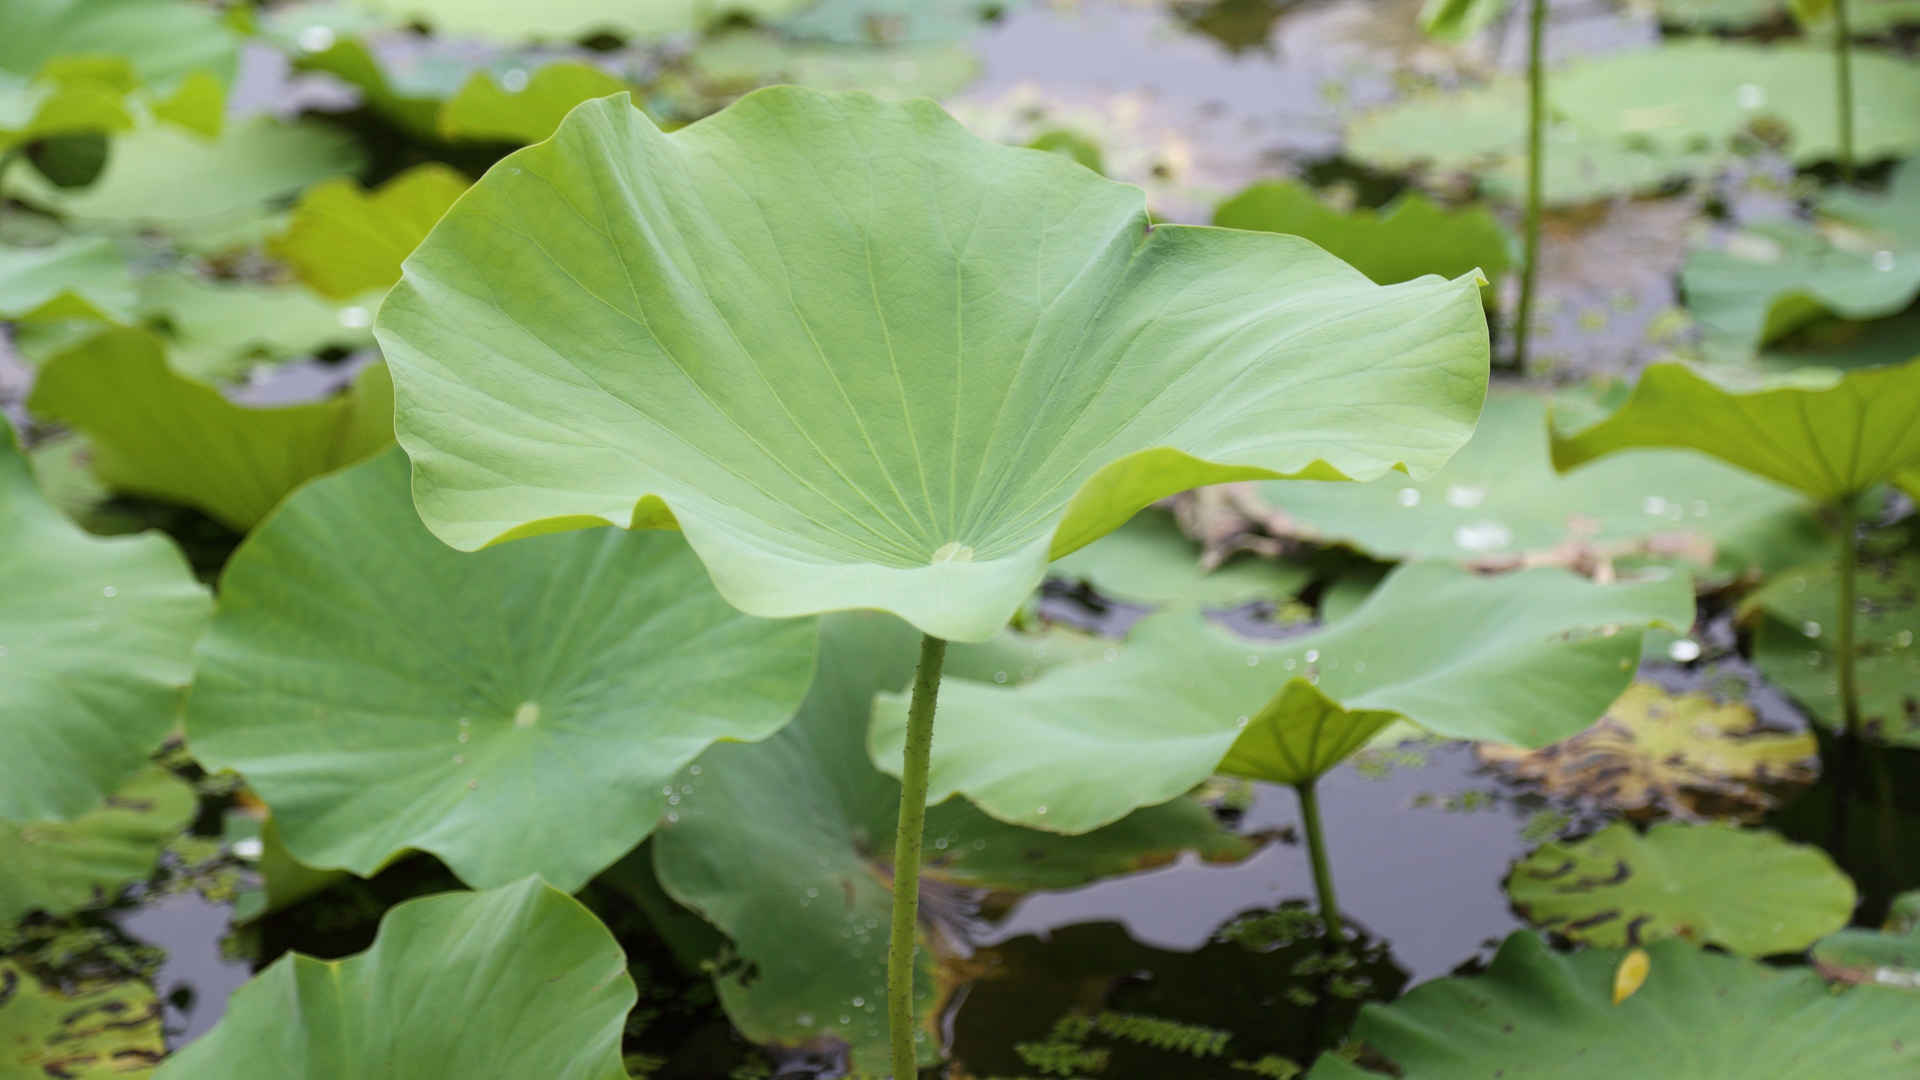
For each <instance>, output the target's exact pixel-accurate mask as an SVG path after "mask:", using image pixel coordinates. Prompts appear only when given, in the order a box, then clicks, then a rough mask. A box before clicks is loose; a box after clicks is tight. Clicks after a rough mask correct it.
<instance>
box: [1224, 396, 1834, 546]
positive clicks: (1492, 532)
mask: <svg viewBox="0 0 1920 1080" xmlns="http://www.w3.org/2000/svg"><path fill="white" fill-rule="evenodd" d="M1578 403H1579V402H1578V399H1568V398H1562V399H1561V404H1562V405H1565V404H1578ZM1547 406H1548V402H1547V398H1545V397H1544V396H1542V395H1539V394H1535V393H1531V392H1527V391H1522V390H1496V391H1495V392H1493V393H1492V394H1490V395H1488V398H1487V407H1486V411H1484V412H1482V413H1481V414H1480V426H1479V427H1478V428H1477V429H1476V430H1475V431H1474V434H1473V439H1472V441H1470V442H1468V443H1467V445H1466V447H1465V448H1464V449H1462V450H1461V451H1460V453H1458V454H1456V455H1455V456H1454V458H1453V460H1452V461H1449V462H1448V463H1447V464H1446V466H1445V467H1444V468H1442V469H1440V470H1439V471H1438V472H1435V473H1434V474H1433V475H1432V476H1430V477H1428V478H1427V479H1425V480H1409V479H1407V478H1406V477H1403V476H1402V477H1383V478H1381V479H1379V480H1375V481H1373V482H1371V483H1367V484H1313V483H1304V482H1298V481H1285V480H1274V481H1269V482H1267V483H1264V484H1261V485H1259V486H1258V488H1257V489H1256V496H1257V499H1258V501H1259V503H1260V504H1262V505H1263V506H1264V507H1267V508H1270V509H1269V512H1268V514H1267V515H1266V516H1267V523H1266V524H1267V527H1268V529H1269V530H1270V531H1277V532H1280V533H1282V534H1284V535H1288V536H1293V537H1299V538H1305V539H1316V540H1322V541H1330V542H1337V543H1345V544H1349V545H1351V546H1353V547H1356V548H1358V549H1359V550H1361V551H1363V552H1365V553H1366V554H1368V555H1371V556H1373V557H1375V558H1380V559H1450V560H1454V561H1459V562H1464V563H1468V564H1471V565H1476V566H1480V567H1483V568H1500V567H1510V566H1521V565H1561V566H1579V565H1585V564H1589V563H1615V562H1620V561H1629V562H1632V561H1641V560H1657V561H1671V562H1681V563H1688V564H1692V565H1693V566H1695V567H1697V568H1698V569H1701V570H1706V569H1710V568H1711V569H1716V570H1718V571H1720V572H1721V573H1724V574H1727V575H1737V574H1739V573H1740V572H1742V571H1744V570H1747V569H1749V568H1754V567H1761V568H1767V569H1777V568H1780V567H1782V566H1785V565H1792V564H1794V563H1796V562H1799V561H1801V560H1803V559H1805V558H1807V557H1809V555H1810V553H1811V552H1810V549H1811V548H1814V547H1815V546H1817V544H1818V543H1819V542H1820V541H1821V539H1822V538H1823V537H1824V535H1825V531H1824V530H1823V529H1822V528H1821V527H1820V524H1819V522H1818V521H1817V520H1815V519H1814V518H1813V517H1812V515H1810V514H1808V513H1807V512H1806V510H1805V506H1804V503H1803V501H1802V500H1801V499H1800V497H1799V496H1798V495H1796V494H1794V493H1793V492H1792V491H1789V490H1787V489H1785V488H1782V487H1780V486H1778V485H1776V484H1773V483H1769V482H1767V481H1765V480H1761V479H1758V478H1755V477H1752V476H1748V475H1746V474H1744V473H1742V472H1740V471H1739V470H1738V469H1734V468H1731V467H1729V466H1726V465H1722V464H1720V463H1719V462H1716V461H1713V460H1711V459H1709V458H1706V457H1702V456H1700V455H1699V454H1695V453H1689V452H1683V451H1659V450H1647V451H1636V452H1634V453H1631V454H1622V455H1620V456H1617V457H1614V458H1609V459H1608V460H1606V461H1602V462H1599V463H1596V464H1594V465H1592V466H1590V467H1588V468H1584V469H1580V470H1578V471H1576V472H1573V473H1570V474H1567V475H1564V476H1562V475H1560V474H1559V473H1556V472H1555V471H1554V470H1553V467H1552V465H1551V464H1550V463H1549V460H1548V445H1547V444H1548V431H1547Z"/></svg>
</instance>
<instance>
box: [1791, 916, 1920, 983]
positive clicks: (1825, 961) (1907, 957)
mask: <svg viewBox="0 0 1920 1080" xmlns="http://www.w3.org/2000/svg"><path fill="white" fill-rule="evenodd" d="M1813 963H1814V966H1815V967H1817V968H1819V969H1820V974H1822V975H1825V976H1826V977H1827V978H1829V979H1838V980H1840V981H1841V982H1849V983H1866V984H1868V985H1872V986H1886V987H1892V988H1894V989H1897V990H1910V991H1912V990H1920V892H1910V893H1905V894H1902V895H1900V896H1897V897H1894V900H1893V904H1892V908H1891V910H1890V911H1889V912H1888V914H1887V922H1886V925H1885V926H1884V927H1882V928H1881V929H1879V930H1860V929H1853V928H1848V929H1845V930H1840V931H1837V932H1835V933H1833V934H1830V935H1828V936H1827V937H1825V938H1823V939H1821V940H1820V942H1819V943H1817V944H1815V945H1814V947H1813Z"/></svg>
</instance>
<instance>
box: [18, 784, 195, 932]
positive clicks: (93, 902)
mask: <svg viewBox="0 0 1920 1080" xmlns="http://www.w3.org/2000/svg"><path fill="white" fill-rule="evenodd" d="M194 807H195V801H194V794H193V789H192V788H190V787H188V786H187V785H186V784H185V783H183V782H182V781H181V780H179V779H178V778H177V777H175V776H174V775H173V774H172V773H170V772H168V771H167V770H165V769H162V768H159V767H158V766H155V767H151V768H148V769H147V770H146V771H144V772H141V773H139V774H137V775H136V776H134V778H133V779H132V780H130V781H128V782H127V784H126V785H125V786H123V787H122V788H121V789H120V790H119V791H116V792H114V793H113V794H112V795H109V796H107V799H106V801H105V802H104V803H102V804H100V805H99V806H96V807H94V808H93V809H92V810H89V811H88V812H86V813H84V814H82V815H80V816H79V817H77V818H74V819H73V820H72V821H67V822H60V821H0V866H5V867H6V868H7V872H6V874H5V875H0V923H10V922H14V921H16V920H18V919H19V918H20V917H21V916H23V915H25V914H27V913H28V912H29V911H44V912H48V913H50V914H53V915H65V914H67V913H68V912H70V911H77V910H79V909H81V908H85V907H96V906H99V905H102V904H106V903H108V902H110V901H112V900H113V898H114V897H115V896H116V895H118V893H119V891H120V889H121V888H122V887H123V886H125V885H127V884H129V883H131V882H134V881H139V880H141V879H142V878H145V877H146V876H147V875H148V874H151V873H152V872H153V868H154V863H155V862H156V861H158V860H159V858H160V849H161V848H162V847H164V846H166V843H167V841H169V840H172V839H173V838H174V837H175V836H177V835H179V833H180V831H181V830H182V829H185V828H186V827H187V824H188V823H189V822H191V821H192V820H193V813H194Z"/></svg>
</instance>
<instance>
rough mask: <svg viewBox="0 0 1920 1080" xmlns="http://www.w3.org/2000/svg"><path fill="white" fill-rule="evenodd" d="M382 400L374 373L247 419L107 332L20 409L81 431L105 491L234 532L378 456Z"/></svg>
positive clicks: (384, 436)
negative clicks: (143, 498)
mask: <svg viewBox="0 0 1920 1080" xmlns="http://www.w3.org/2000/svg"><path fill="white" fill-rule="evenodd" d="M391 395H392V385H391V383H390V382H389V381H388V379H387V375H386V372H385V370H384V369H383V368H381V367H380V366H379V365H377V364H376V365H374V366H372V367H369V368H367V369H366V370H365V371H364V372H362V373H361V374H360V376H359V377H358V378H357V379H356V380H355V381H354V385H353V387H352V389H351V390H350V391H349V392H348V393H346V394H344V395H342V396H340V397H337V398H332V399H330V400H327V401H318V402H312V403H309V404H305V405H291V406H286V407H282V408H270V409H251V408H247V407H246V406H244V405H236V404H234V403H233V402H231V401H229V400H227V399H226V398H225V397H223V396H222V395H221V393H220V391H218V390H216V389H214V388H213V387H211V386H208V385H207V384H205V383H202V382H199V381H197V380H195V379H191V378H188V377H187V376H185V375H182V374H180V373H179V372H176V371H174V370H173V369H172V368H171V367H169V366H168V364H167V358H166V353H165V350H164V348H163V347H162V346H161V344H160V341H159V339H158V338H156V337H154V336H153V335H152V334H150V333H147V332H146V331H144V330H126V329H114V330H108V331H105V332H103V333H100V334H98V335H96V336H94V337H92V338H90V339H88V340H87V341H86V342H84V343H82V344H81V345H79V346H77V347H75V348H73V349H70V350H68V351H66V352H64V353H61V354H60V355H58V356H56V357H54V358H53V359H52V360H51V361H49V362H48V363H47V364H46V366H45V367H43V368H42V369H41V371H40V377H39V379H38V381H36V382H35V384H34V388H33V396H32V397H31V398H29V399H28V406H29V407H30V408H31V409H32V410H33V411H34V412H36V413H38V414H40V415H42V416H47V417H51V418H55V419H59V420H62V421H64V422H66V423H68V424H71V425H73V426H74V427H76V428H78V429H80V430H81V431H83V432H85V433H86V434H87V436H88V437H89V440H90V443H91V445H92V457H93V466H94V472H95V474H96V475H98V476H99V477H100V479H101V480H102V481H103V482H104V483H106V484H107V485H108V486H109V487H112V488H114V489H115V490H118V491H126V492H132V493H135V494H139V495H147V496H151V497H154V498H160V499H167V500H169V501H172V502H178V503H184V504H186V505H188V506H193V507H197V508H199V509H201V510H203V511H205V512H206V513H207V514H209V515H210V516H212V517H213V518H215V519H216V520H219V521H221V522H223V523H224V524H226V525H228V526H230V527H232V528H234V529H236V530H239V531H242V532H244V531H245V530H247V529H249V528H251V527H252V526H253V525H254V523H256V522H258V521H259V520H260V519H261V518H263V517H265V516H266V515H267V512H268V511H270V510H272V509H273V508H274V506H275V505H277V504H278V503H279V502H280V500H281V499H282V498H284V497H285V496H286V494H287V493H288V492H289V491H292V490H293V489H294V488H296V487H298V486H300V485H301V484H302V483H305V482H306V481H308V480H310V479H312V478H313V477H316V476H319V475H321V474H323V473H327V472H331V471H332V470H334V469H338V468H341V467H342V466H345V465H350V464H352V463H353V462H356V461H359V460H361V459H362V458H365V457H367V456H368V455H370V454H373V453H375V452H376V451H378V450H380V449H381V447H383V446H386V445H388V443H389V441H390V439H391V438H392V433H391V431H390V430H389V428H388V426H387V424H388V418H389V417H390V416H391V415H392V405H391V400H392V398H391Z"/></svg>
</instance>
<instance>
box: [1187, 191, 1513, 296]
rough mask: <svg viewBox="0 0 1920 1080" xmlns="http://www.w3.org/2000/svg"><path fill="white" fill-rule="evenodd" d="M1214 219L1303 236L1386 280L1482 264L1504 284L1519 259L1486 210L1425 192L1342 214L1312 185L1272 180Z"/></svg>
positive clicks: (1235, 200)
mask: <svg viewBox="0 0 1920 1080" xmlns="http://www.w3.org/2000/svg"><path fill="white" fill-rule="evenodd" d="M1213 223H1214V224H1215V225H1221V226H1225V227H1227V228H1230V229H1259V230H1262V231H1265V232H1277V233H1291V234H1293V235H1294V236H1304V237H1306V238H1307V239H1308V240H1311V241H1313V242H1314V243H1316V244H1319V245H1320V246H1321V247H1323V248H1326V249H1327V251H1329V252H1331V253H1332V254H1334V255H1337V256H1339V257H1340V258H1341V259H1342V260H1343V261H1345V262H1346V263H1348V264H1349V265H1351V266H1352V267H1353V268H1354V269H1355V270H1358V271H1360V272H1361V273H1363V274H1365V275H1367V276H1368V277H1370V278H1372V279H1373V280H1375V281H1377V282H1379V283H1380V284H1382V285H1391V284H1394V283H1395V282H1400V281H1410V280H1412V279H1414V278H1417V277H1419V276H1420V275H1422V274H1440V275H1443V276H1445V277H1458V276H1460V275H1461V274H1466V273H1471V272H1472V271H1473V270H1474V269H1475V268H1476V267H1478V268H1479V269H1480V270H1481V271H1482V272H1483V273H1485V274H1486V275H1487V277H1489V278H1492V279H1494V280H1496V281H1497V280H1499V278H1500V276H1501V275H1502V274H1504V273H1505V272H1506V269H1507V264H1508V263H1509V262H1511V261H1512V251H1513V241H1512V239H1511V238H1510V237H1509V236H1508V235H1507V230H1506V229H1504V228H1502V227H1501V225H1500V223H1499V222H1498V221H1496V220H1495V219H1494V217H1493V215H1492V214H1490V213H1488V212H1487V210H1486V209H1485V208H1484V207H1477V206H1476V207H1471V208H1468V209H1463V210H1448V209H1446V208H1445V207H1442V206H1441V205H1439V204H1438V203H1435V202H1433V201H1432V200H1430V199H1428V198H1427V197H1426V196H1424V195H1420V194H1418V193H1414V194H1409V195H1404V196H1401V197H1400V198H1398V199H1395V200H1394V201H1393V202H1392V203H1390V204H1388V205H1387V206H1386V207H1384V208H1382V209H1380V210H1354V211H1350V212H1348V213H1342V212H1340V211H1338V210H1335V209H1334V208H1333V207H1331V206H1328V205H1327V204H1326V203H1325V202H1324V201H1322V200H1321V198H1320V196H1319V195H1317V194H1315V193H1314V191H1313V189H1312V188H1310V187H1307V186H1306V185H1305V184H1301V183H1297V182H1294V181H1286V182H1275V181H1266V182H1262V183H1258V184H1255V185H1253V186H1252V187H1250V188H1248V189H1246V190H1245V191H1242V192H1240V193H1239V194H1238V195H1235V196H1234V197H1233V198H1231V199H1228V200H1227V201H1226V202H1224V203H1221V204H1220V208H1219V209H1218V210H1216V211H1215V212H1214V215H1213Z"/></svg>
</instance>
